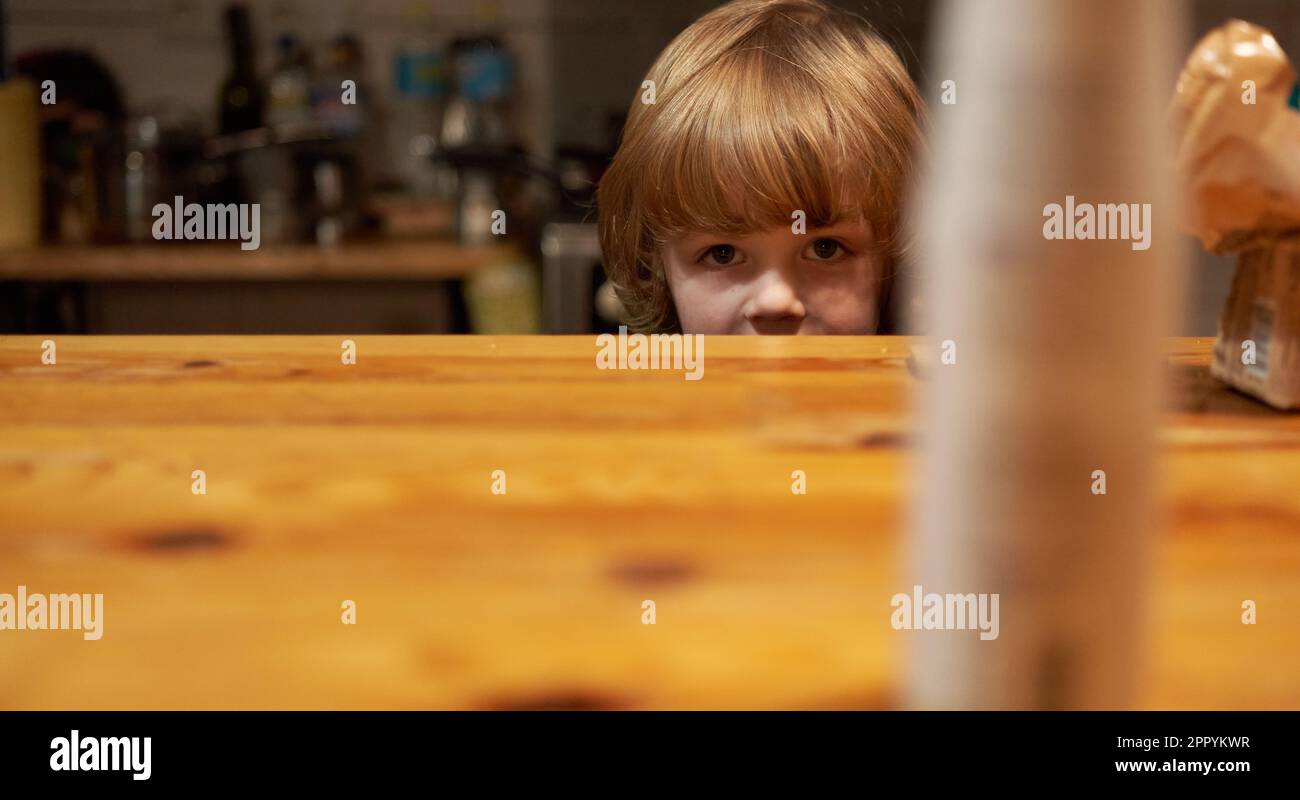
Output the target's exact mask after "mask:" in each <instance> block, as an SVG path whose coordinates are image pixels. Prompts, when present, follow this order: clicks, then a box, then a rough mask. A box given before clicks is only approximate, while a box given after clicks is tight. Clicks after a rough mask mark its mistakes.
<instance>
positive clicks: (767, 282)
mask: <svg viewBox="0 0 1300 800" xmlns="http://www.w3.org/2000/svg"><path fill="white" fill-rule="evenodd" d="M743 312H744V315H745V319H746V320H747V321H748V322H749V323H750V324H751V325H753V326H754V328H755V329H756V330H758V332H759V333H763V332H764V331H763V330H762V328H763V326H771V325H773V324H774V323H775V324H781V323H784V324H789V323H798V322H800V321H801V320H803V318H804V316H806V315H807V313H808V312H807V309H805V308H804V305H803V302H802V301H801V300H800V299H799V296H798V294H797V293H796V292H795V290H794V287H793V286H791V285H790V282H789V281H788V280H786V278H785V277H784V276H783V275H781V274H780V273H778V272H776V271H775V270H773V271H771V272H769V273H768V274H766V275H764V276H763V277H762V278H760V282H759V284H758V286H757V287H756V288H755V291H754V293H753V294H751V295H750V296H749V299H748V300H747V301H746V302H745V306H744V308H743Z"/></svg>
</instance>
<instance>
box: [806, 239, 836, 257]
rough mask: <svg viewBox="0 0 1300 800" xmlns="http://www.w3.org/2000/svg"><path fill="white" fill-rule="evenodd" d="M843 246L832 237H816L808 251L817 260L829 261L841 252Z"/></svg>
mask: <svg viewBox="0 0 1300 800" xmlns="http://www.w3.org/2000/svg"><path fill="white" fill-rule="evenodd" d="M843 250H844V246H843V245H841V244H840V243H839V242H837V241H835V240H834V239H818V240H817V241H815V242H813V243H812V246H811V247H810V248H809V252H811V253H812V257H813V258H816V259H817V260H819V261H830V260H831V259H833V258H835V256H837V255H839V254H840V253H841V252H843Z"/></svg>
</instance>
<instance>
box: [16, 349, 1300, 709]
mask: <svg viewBox="0 0 1300 800" xmlns="http://www.w3.org/2000/svg"><path fill="white" fill-rule="evenodd" d="M42 338H43V337H0V592H9V593H13V592H14V591H15V590H16V587H17V586H18V585H25V586H26V588H27V591H28V592H102V593H103V594H104V628H103V637H102V638H101V639H99V640H98V641H85V640H83V637H82V635H81V634H80V633H78V632H75V631H0V709H19V708H163V709H175V708H403V709H415V708H507V707H508V708H520V707H522V708H541V707H569V708H661V707H708V708H733V707H800V708H890V707H894V706H895V705H896V703H897V699H898V692H897V684H896V680H895V675H894V670H895V669H896V668H897V666H898V659H899V657H900V651H901V645H902V643H903V639H902V637H903V636H905V635H907V633H906V632H899V631H894V630H893V629H892V628H891V627H890V624H889V619H890V612H891V610H892V609H891V607H890V605H889V601H890V597H891V596H892V595H893V594H894V593H895V592H898V591H903V590H906V589H907V588H908V587H902V586H900V585H899V579H898V578H897V575H898V573H899V563H898V560H899V557H900V552H901V548H900V543H901V537H902V531H903V529H904V526H905V520H906V510H907V509H906V498H907V497H908V496H909V487H910V484H911V482H912V479H911V474H910V472H909V470H910V467H911V464H912V461H913V458H914V455H915V451H914V434H915V422H914V419H913V415H912V411H911V402H912V396H913V394H914V393H915V391H916V387H917V385H918V384H917V381H918V378H917V377H916V375H917V374H923V373H920V372H919V371H918V370H915V369H912V368H909V359H908V355H909V352H910V347H911V346H912V345H914V344H916V343H917V340H913V339H906V338H897V337H879V338H874V337H873V338H809V339H799V338H727V337H709V338H708V339H707V348H706V355H705V364H706V369H705V374H704V377H703V379H702V380H699V381H686V380H684V379H683V375H682V373H681V372H674V371H623V370H619V371H605V370H598V369H596V368H595V365H594V356H595V352H596V347H595V345H594V343H593V339H594V337H591V336H582V337H562V338H561V337H556V338H543V337H520V338H509V337H504V338H497V337H425V336H417V337H405V338H403V337H368V336H358V337H354V338H355V342H356V347H357V349H356V353H357V361H356V364H355V365H345V364H343V363H341V359H340V352H341V344H340V343H341V341H342V340H343V339H344V338H345V337H343V336H310V337H306V336H304V337H296V336H290V337H249V336H244V337H237V336H229V337H221V336H203V337H154V336H141V337H77V336H59V337H56V338H55V343H56V346H57V351H56V352H57V363H56V364H54V365H43V364H42V362H41V354H42ZM1211 345H1212V340H1209V339H1178V340H1170V341H1169V343H1168V350H1169V353H1170V363H1171V369H1172V373H1173V378H1172V379H1173V385H1174V392H1173V399H1172V403H1171V408H1170V410H1169V412H1168V413H1167V415H1166V417H1165V423H1164V427H1163V429H1162V431H1161V438H1162V441H1163V447H1164V452H1165V454H1166V458H1165V459H1164V466H1165V476H1166V481H1165V485H1166V489H1165V492H1166V495H1167V505H1166V509H1167V516H1168V520H1169V529H1168V530H1167V531H1166V532H1165V533H1164V534H1163V535H1161V536H1160V538H1159V540H1158V544H1157V547H1156V550H1155V556H1156V557H1155V562H1154V567H1155V569H1154V572H1153V574H1152V576H1151V579H1152V584H1151V585H1152V593H1151V598H1152V607H1151V614H1150V620H1149V625H1148V626H1147V628H1146V631H1147V635H1146V636H1145V637H1144V641H1145V642H1146V644H1147V647H1148V653H1149V659H1148V663H1147V664H1146V667H1145V669H1144V671H1143V672H1142V681H1141V682H1142V685H1143V686H1144V687H1145V688H1144V691H1143V693H1142V696H1141V697H1142V699H1141V703H1140V705H1141V707H1144V708H1292V709H1294V708H1300V674H1298V673H1297V664H1300V416H1293V415H1284V414H1279V413H1276V412H1273V411H1270V410H1269V409H1267V408H1265V407H1264V406H1262V405H1259V404H1258V403H1255V402H1254V401H1252V400H1250V399H1248V398H1245V397H1243V396H1240V395H1237V394H1235V393H1233V392H1231V391H1229V390H1227V389H1225V388H1223V387H1221V386H1219V385H1218V384H1216V383H1215V382H1214V381H1212V380H1211V379H1210V377H1209V376H1208V371H1207V365H1208V363H1209V358H1210V348H1211ZM194 470H203V471H204V480H205V481H206V487H205V488H206V494H201V495H196V494H194V493H193V491H192V484H193V478H192V476H193V471H194ZM498 470H500V471H502V472H496V471H498ZM795 470H802V471H804V473H805V474H806V480H807V494H806V495H796V494H793V493H792V492H791V484H792V477H791V475H792V472H793V471H795ZM503 480H504V487H503V486H502V481H503ZM494 488H495V489H497V490H498V491H500V490H501V489H502V488H504V490H505V491H504V493H494V491H493V489H494ZM1246 599H1250V600H1254V601H1255V602H1256V604H1257V608H1258V623H1257V624H1255V625H1244V624H1242V622H1241V619H1240V616H1241V613H1242V612H1241V610H1240V609H1241V604H1242V601H1243V600H1246ZM646 600H651V601H653V602H654V603H655V606H654V608H655V614H656V624H654V625H646V624H642V617H643V614H644V613H645V611H643V602H644V601H646ZM345 601H353V602H355V604H356V624H355V625H345V624H342V623H341V615H342V614H343V610H342V608H343V603H344V602H345Z"/></svg>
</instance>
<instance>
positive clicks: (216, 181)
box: [0, 0, 1300, 335]
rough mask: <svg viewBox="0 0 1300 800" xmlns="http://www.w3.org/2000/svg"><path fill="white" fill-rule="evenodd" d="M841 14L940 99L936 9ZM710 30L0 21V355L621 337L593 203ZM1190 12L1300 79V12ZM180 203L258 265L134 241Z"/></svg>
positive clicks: (444, 18)
mask: <svg viewBox="0 0 1300 800" xmlns="http://www.w3.org/2000/svg"><path fill="white" fill-rule="evenodd" d="M836 4H837V5H840V6H843V7H845V8H849V9H851V10H854V11H856V12H858V13H859V14H861V15H862V16H863V17H865V18H866V19H868V20H869V21H870V22H871V23H872V24H873V25H875V26H876V27H877V29H878V30H880V31H881V33H882V34H884V35H885V36H886V38H888V39H889V40H890V41H891V43H893V44H894V46H895V47H896V49H898V50H899V52H900V53H901V54H902V55H903V57H904V59H905V60H906V61H907V63H908V67H909V69H911V71H912V74H913V76H914V77H915V78H916V79H917V81H918V83H919V84H920V86H921V87H922V92H923V94H924V95H925V96H926V97H927V99H928V100H929V101H930V102H931V103H934V102H936V101H937V97H938V94H939V83H940V81H941V80H942V79H943V76H934V75H930V74H928V73H927V71H926V68H925V65H926V62H927V57H926V41H927V36H928V33H929V27H930V26H929V23H930V20H931V19H932V14H933V11H934V9H935V8H936V3H935V2H933V0H856V2H854V1H853V0H838V1H837V3H836ZM714 5H716V2H713V0H655V1H654V2H645V0H438V1H437V2H432V1H430V0H247V2H243V3H230V2H228V1H227V0H113V1H112V2H107V1H105V0H0V8H3V37H2V38H3V55H2V56H0V63H3V64H4V70H5V72H4V75H3V83H0V333H60V332H69V333H326V332H328V333H339V332H346V333H437V332H451V333H463V332H479V333H579V332H587V331H597V330H608V329H611V328H613V327H616V326H617V324H618V322H619V308H618V304H617V302H616V301H615V300H614V298H613V296H612V293H611V292H609V291H608V287H607V286H605V284H604V275H603V272H602V270H601V268H600V252H599V246H598V243H597V240H596V234H595V225H594V222H595V208H594V200H593V190H594V187H595V184H596V182H597V181H598V180H599V178H600V175H601V172H602V170H603V169H604V167H605V165H606V164H607V163H608V162H609V159H610V158H611V156H612V155H613V152H614V149H615V147H616V146H617V141H618V135H619V132H620V130H621V125H622V120H623V117H624V115H625V114H626V111H627V108H628V105H629V103H630V102H631V101H632V99H633V98H634V97H636V96H637V94H638V93H639V90H640V82H641V80H642V78H643V76H644V74H645V71H646V69H647V68H648V67H649V65H650V63H651V62H652V61H653V60H654V58H655V57H656V56H657V55H658V53H659V52H660V50H661V49H662V48H663V47H664V45H666V44H667V43H668V41H669V40H670V39H671V38H672V37H673V36H674V35H675V34H676V33H677V32H678V31H680V30H681V29H682V28H683V27H685V26H686V25H688V24H689V23H690V22H691V21H692V20H694V19H695V18H696V17H698V16H699V15H700V14H701V13H703V12H705V11H707V10H708V9H709V8H711V7H713V6H714ZM1189 5H1190V6H1191V7H1192V9H1193V10H1192V17H1193V20H1194V30H1193V31H1191V33H1193V34H1194V35H1195V36H1196V37H1199V36H1200V35H1201V34H1203V33H1204V32H1205V31H1206V30H1208V29H1209V28H1211V27H1213V26H1214V25H1217V24H1219V23H1220V22H1222V21H1223V20H1225V19H1227V18H1228V17H1232V16H1236V17H1241V18H1244V19H1248V20H1250V21H1252V22H1256V23H1258V24H1261V25H1264V26H1266V27H1268V28H1271V29H1272V30H1273V32H1274V34H1275V35H1276V36H1277V37H1278V39H1279V40H1280V42H1281V43H1282V46H1283V47H1284V48H1286V49H1287V50H1288V52H1290V53H1291V54H1292V56H1293V58H1294V57H1295V56H1297V55H1300V3H1291V2H1287V3H1283V2H1275V1H1274V0H1190V2H1189ZM1193 41H1194V38H1189V39H1188V42H1187V49H1188V50H1190V48H1191V45H1192V43H1193ZM47 80H49V81H53V82H54V86H55V92H56V102H55V103H53V104H52V105H43V104H41V103H40V102H39V97H40V95H41V84H42V82H43V81H47ZM345 80H352V81H355V85H356V97H355V99H356V102H355V103H353V104H347V103H344V102H342V94H343V92H342V89H341V85H342V82H343V81H345ZM1171 90H1172V87H1171ZM959 97H960V95H959ZM990 190H996V187H990ZM176 195H181V196H183V197H184V198H185V202H187V203H190V202H195V203H201V204H207V203H235V202H247V203H260V204H261V246H260V248H259V249H257V250H254V251H242V250H240V249H239V245H238V243H237V242H234V241H218V242H211V241H209V242H200V243H193V242H172V241H167V242H157V241H154V239H153V236H152V233H151V231H152V224H153V217H152V215H151V210H152V208H153V206H154V204H155V203H159V202H163V203H171V202H172V198H173V197H174V196H176ZM497 209H500V210H503V211H505V223H506V232H505V234H504V235H497V234H495V233H494V232H493V231H492V230H491V227H490V226H491V222H492V211H494V210H497ZM1195 250H1196V251H1197V252H1199V248H1195ZM1231 272H1232V262H1231V261H1230V260H1228V259H1220V258H1216V257H1213V256H1209V255H1204V254H1202V255H1198V256H1197V263H1196V267H1195V270H1194V276H1193V282H1192V286H1193V289H1192V295H1191V297H1190V298H1189V309H1188V314H1187V318H1186V319H1185V321H1184V323H1183V326H1182V328H1181V329H1180V330H1177V331H1171V333H1179V334H1197V335H1213V334H1214V330H1215V321H1216V319H1217V316H1218V313H1219V310H1220V308H1221V307H1222V304H1223V299H1224V297H1225V296H1226V293H1227V289H1228V284H1229V281H1230V278H1231Z"/></svg>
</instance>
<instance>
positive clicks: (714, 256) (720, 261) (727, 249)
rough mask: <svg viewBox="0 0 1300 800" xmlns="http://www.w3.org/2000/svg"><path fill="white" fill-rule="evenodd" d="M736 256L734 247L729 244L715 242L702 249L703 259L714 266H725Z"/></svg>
mask: <svg viewBox="0 0 1300 800" xmlns="http://www.w3.org/2000/svg"><path fill="white" fill-rule="evenodd" d="M735 258H736V248H735V247H733V246H732V245H729V244H715V245H714V246H712V247H710V248H709V249H708V250H706V251H704V258H703V259H701V260H703V261H707V262H709V263H711V264H714V265H715V266H719V267H725V266H726V265H728V264H730V263H731V262H732V261H733V260H734V259H735Z"/></svg>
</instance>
